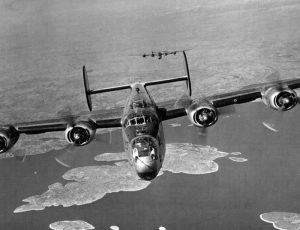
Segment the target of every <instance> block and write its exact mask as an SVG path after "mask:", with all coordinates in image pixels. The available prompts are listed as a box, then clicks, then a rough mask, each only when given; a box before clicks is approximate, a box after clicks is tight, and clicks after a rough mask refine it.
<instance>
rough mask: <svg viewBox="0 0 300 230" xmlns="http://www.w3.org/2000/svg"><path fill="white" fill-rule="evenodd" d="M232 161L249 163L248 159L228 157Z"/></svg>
mask: <svg viewBox="0 0 300 230" xmlns="http://www.w3.org/2000/svg"><path fill="white" fill-rule="evenodd" d="M228 158H229V159H230V160H232V161H235V162H245V161H248V159H246V158H242V157H228Z"/></svg>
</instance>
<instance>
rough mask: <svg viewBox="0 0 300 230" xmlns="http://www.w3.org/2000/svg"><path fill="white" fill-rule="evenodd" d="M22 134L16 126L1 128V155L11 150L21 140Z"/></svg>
mask: <svg viewBox="0 0 300 230" xmlns="http://www.w3.org/2000/svg"><path fill="white" fill-rule="evenodd" d="M19 136H20V134H19V133H18V131H17V130H16V128H15V127H14V126H4V127H1V128H0V153H3V152H6V151H7V150H9V149H10V148H11V147H12V146H13V145H14V144H15V143H16V142H17V141H18V139H19Z"/></svg>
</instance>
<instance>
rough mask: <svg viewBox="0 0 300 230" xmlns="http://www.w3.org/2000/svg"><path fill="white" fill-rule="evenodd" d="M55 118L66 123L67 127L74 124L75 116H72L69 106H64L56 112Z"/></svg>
mask: <svg viewBox="0 0 300 230" xmlns="http://www.w3.org/2000/svg"><path fill="white" fill-rule="evenodd" d="M57 116H58V117H59V118H61V119H63V120H64V121H66V122H67V123H68V124H69V125H74V124H75V116H74V115H73V111H72V108H71V107H70V106H66V107H64V108H63V109H61V110H59V111H58V112H57Z"/></svg>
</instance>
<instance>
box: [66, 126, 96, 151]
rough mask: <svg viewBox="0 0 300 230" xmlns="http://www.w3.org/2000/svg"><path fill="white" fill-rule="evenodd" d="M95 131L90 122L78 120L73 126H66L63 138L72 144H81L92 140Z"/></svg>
mask: <svg viewBox="0 0 300 230" xmlns="http://www.w3.org/2000/svg"><path fill="white" fill-rule="evenodd" d="M95 132H96V129H95V127H94V125H93V124H92V123H91V122H88V121H80V122H78V123H76V124H75V125H73V126H68V128H67V129H66V131H65V138H66V140H67V141H68V142H69V143H70V144H72V145H75V146H83V145H86V144H88V143H90V142H91V141H92V140H93V138H94V136H95Z"/></svg>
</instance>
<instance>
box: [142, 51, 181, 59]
mask: <svg viewBox="0 0 300 230" xmlns="http://www.w3.org/2000/svg"><path fill="white" fill-rule="evenodd" d="M182 51H187V50H174V51H158V52H154V51H151V53H150V54H147V53H143V54H142V57H143V58H145V57H158V59H161V58H162V57H163V56H168V55H171V54H173V55H176V54H177V53H178V52H182Z"/></svg>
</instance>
